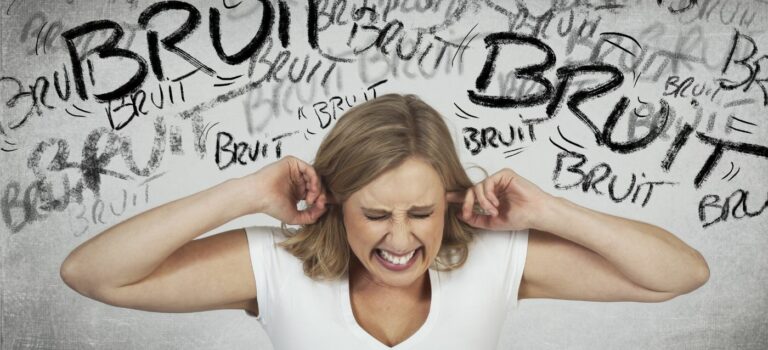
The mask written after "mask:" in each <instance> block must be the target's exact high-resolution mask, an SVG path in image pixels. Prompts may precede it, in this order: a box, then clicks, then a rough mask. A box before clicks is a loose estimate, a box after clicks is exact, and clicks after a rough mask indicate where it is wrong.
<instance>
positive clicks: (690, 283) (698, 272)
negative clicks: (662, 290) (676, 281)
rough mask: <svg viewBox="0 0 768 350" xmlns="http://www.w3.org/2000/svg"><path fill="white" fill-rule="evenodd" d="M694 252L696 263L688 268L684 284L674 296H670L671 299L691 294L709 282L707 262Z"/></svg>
mask: <svg viewBox="0 0 768 350" xmlns="http://www.w3.org/2000/svg"><path fill="white" fill-rule="evenodd" d="M694 252H695V256H696V259H695V260H696V263H694V264H693V265H692V267H691V268H690V270H689V271H690V272H689V273H688V275H687V276H686V278H685V283H683V284H682V285H681V286H680V288H678V290H677V291H675V292H674V296H672V298H674V297H676V296H680V295H683V294H688V293H691V292H693V291H695V290H696V289H699V288H701V286H703V285H705V284H706V283H707V281H709V265H708V264H707V261H706V260H705V259H704V256H702V255H701V253H699V252H698V251H694ZM670 299H671V298H670Z"/></svg>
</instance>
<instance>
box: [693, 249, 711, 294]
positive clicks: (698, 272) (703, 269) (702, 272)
mask: <svg viewBox="0 0 768 350" xmlns="http://www.w3.org/2000/svg"><path fill="white" fill-rule="evenodd" d="M696 256H697V258H698V263H697V264H696V268H695V272H694V273H693V280H694V283H693V288H692V289H691V291H694V290H696V289H698V288H699V287H701V286H703V285H704V284H706V283H707V281H709V264H707V260H706V259H704V256H703V255H701V253H699V252H698V251H696Z"/></svg>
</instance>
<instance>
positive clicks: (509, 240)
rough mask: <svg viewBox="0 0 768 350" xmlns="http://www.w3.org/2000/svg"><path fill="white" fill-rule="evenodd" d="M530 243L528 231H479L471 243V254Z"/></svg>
mask: <svg viewBox="0 0 768 350" xmlns="http://www.w3.org/2000/svg"><path fill="white" fill-rule="evenodd" d="M527 241H528V230H527V229H524V230H512V231H491V230H485V229H477V230H476V231H475V234H474V236H473V239H472V243H470V253H471V252H472V250H473V249H491V250H493V249H505V248H508V247H510V246H513V245H515V244H521V243H526V244H527Z"/></svg>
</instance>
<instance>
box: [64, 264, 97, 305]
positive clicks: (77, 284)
mask: <svg viewBox="0 0 768 350" xmlns="http://www.w3.org/2000/svg"><path fill="white" fill-rule="evenodd" d="M85 275H86V274H85V273H84V272H83V271H82V269H81V268H80V267H79V264H78V263H77V262H76V261H74V260H72V259H71V257H67V259H65V260H64V262H62V263H61V267H60V268H59V276H60V277H61V280H62V282H64V284H66V285H67V286H68V287H69V288H71V289H72V290H74V291H76V292H78V293H80V294H82V295H83V296H86V297H88V298H91V299H97V298H96V292H95V291H96V288H94V287H93V284H92V283H90V282H89V281H88V280H87V278H86V277H85Z"/></svg>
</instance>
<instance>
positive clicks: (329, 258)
mask: <svg viewBox="0 0 768 350" xmlns="http://www.w3.org/2000/svg"><path fill="white" fill-rule="evenodd" d="M408 157H417V158H419V159H420V160H422V161H424V162H426V163H427V164H430V165H432V167H433V168H434V169H435V171H436V172H437V173H438V175H439V176H440V178H441V180H442V182H443V186H444V187H445V190H446V191H465V190H466V189H468V188H470V187H472V181H471V180H470V179H469V177H468V176H467V173H466V171H465V170H464V168H463V167H462V165H461V162H460V161H459V157H458V154H457V153H456V148H455V146H454V143H453V140H452V137H451V133H450V131H449V130H448V127H447V125H446V124H445V121H444V120H443V117H442V116H441V115H440V113H438V112H437V111H436V110H435V109H433V108H432V107H430V106H429V105H428V104H426V103H425V102H423V101H422V100H421V99H419V98H418V97H417V96H414V95H399V94H388V95H383V96H380V97H378V98H376V99H373V100H371V101H368V102H365V103H362V104H360V105H357V106H355V107H353V108H352V109H350V110H348V111H347V112H346V113H345V114H344V115H343V116H342V117H340V118H339V119H338V121H337V123H336V125H335V126H334V127H333V129H332V130H331V131H330V132H329V133H328V134H327V135H326V136H325V138H324V139H323V141H322V143H321V144H320V148H319V149H318V150H317V155H316V157H315V161H314V164H313V165H312V166H313V167H314V168H315V171H316V172H317V174H318V176H320V179H321V181H322V184H323V186H325V189H326V191H327V192H328V193H330V194H331V195H332V196H333V198H334V199H335V201H336V203H338V204H339V205H329V206H328V209H327V212H325V213H324V214H323V215H322V216H321V217H320V218H319V219H318V220H317V221H316V222H315V223H313V224H309V225H303V226H301V227H300V228H299V229H298V230H297V231H296V232H289V231H288V230H287V229H286V227H285V225H283V232H284V233H285V235H286V236H287V237H288V239H286V240H285V241H283V242H280V243H279V245H280V246H281V247H283V248H285V249H286V250H288V251H289V252H291V253H292V254H293V255H294V256H296V257H297V258H299V259H300V260H301V261H302V262H303V264H304V273H305V274H306V275H307V276H309V277H311V278H313V279H335V278H340V277H342V276H343V275H344V274H346V273H347V270H348V267H349V262H350V258H351V254H352V253H351V249H350V247H349V243H348V242H347V238H346V235H347V233H346V229H345V227H344V221H343V217H342V215H343V214H342V207H341V205H340V204H341V203H343V202H344V201H345V200H346V199H347V198H349V197H350V196H351V195H352V194H353V193H355V192H356V191H358V190H360V189H361V188H363V187H364V186H365V185H366V184H368V183H370V182H371V181H373V180H374V179H375V178H376V177H378V176H379V175H381V174H382V173H384V172H386V171H388V170H390V169H393V168H395V167H397V166H399V165H400V164H401V163H402V162H403V161H405V159H406V158H408ZM459 210H461V206H460V205H455V204H453V203H449V205H448V207H447V209H446V211H445V225H444V231H443V240H442V243H441V246H440V250H439V252H438V255H437V258H436V259H435V263H434V267H435V268H437V269H440V270H452V269H456V268H459V267H461V266H462V265H463V264H464V262H465V261H466V260H467V256H468V254H469V248H468V246H469V243H470V242H471V241H472V238H473V235H474V233H475V231H474V229H473V228H472V227H471V226H469V225H467V224H466V223H464V222H462V221H460V220H458V218H457V217H456V213H457V211H459Z"/></svg>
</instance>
